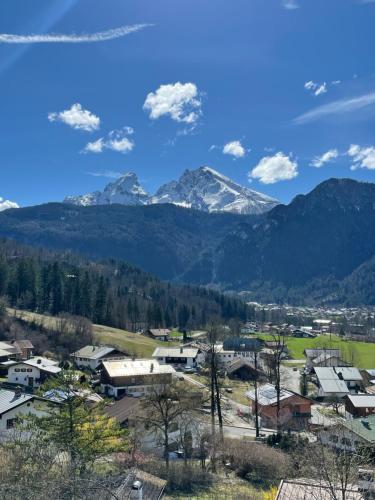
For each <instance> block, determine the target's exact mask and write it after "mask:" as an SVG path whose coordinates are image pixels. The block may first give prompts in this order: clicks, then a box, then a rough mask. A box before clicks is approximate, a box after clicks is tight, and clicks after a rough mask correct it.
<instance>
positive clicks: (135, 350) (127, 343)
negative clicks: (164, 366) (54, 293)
mask: <svg viewBox="0 0 375 500" xmlns="http://www.w3.org/2000/svg"><path fill="white" fill-rule="evenodd" d="M8 312H9V314H10V315H12V316H16V317H18V318H20V319H22V320H23V321H27V322H29V323H35V324H37V325H40V326H44V327H46V328H51V329H54V328H56V324H57V321H58V318H54V317H53V316H46V315H44V314H37V313H33V312H29V311H21V310H18V309H9V310H8ZM93 333H94V338H95V340H96V341H97V342H100V343H102V344H110V345H113V346H115V347H118V348H119V349H123V350H124V351H126V352H127V353H129V354H132V355H133V354H134V355H135V356H137V357H150V356H151V355H152V353H153V352H154V350H155V348H156V347H158V346H164V347H165V345H166V344H165V342H158V341H156V340H153V339H149V338H148V337H144V336H143V335H140V334H137V333H132V332H128V331H126V330H120V329H118V328H111V327H109V326H102V325H93ZM167 345H168V346H173V345H178V344H176V343H175V342H168V344H167Z"/></svg>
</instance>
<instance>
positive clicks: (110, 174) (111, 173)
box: [87, 170, 123, 179]
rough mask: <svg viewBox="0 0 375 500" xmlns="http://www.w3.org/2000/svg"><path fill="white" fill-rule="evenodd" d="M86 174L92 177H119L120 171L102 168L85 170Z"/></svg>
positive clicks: (120, 175)
mask: <svg viewBox="0 0 375 500" xmlns="http://www.w3.org/2000/svg"><path fill="white" fill-rule="evenodd" d="M87 174H88V175H92V176H93V177H106V178H107V179H119V178H120V177H122V175H123V174H122V173H121V172H115V171H114V170H104V171H103V172H87Z"/></svg>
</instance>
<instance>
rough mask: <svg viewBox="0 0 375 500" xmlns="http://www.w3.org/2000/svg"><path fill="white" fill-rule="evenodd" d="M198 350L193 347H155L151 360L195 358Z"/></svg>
mask: <svg viewBox="0 0 375 500" xmlns="http://www.w3.org/2000/svg"><path fill="white" fill-rule="evenodd" d="M198 352H199V351H198V349H195V348H193V347H183V348H180V347H157V348H156V349H155V351H154V354H153V355H152V357H153V358H167V357H168V358H169V357H170V358H196V357H197V355H198Z"/></svg>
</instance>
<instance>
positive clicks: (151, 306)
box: [0, 240, 251, 331]
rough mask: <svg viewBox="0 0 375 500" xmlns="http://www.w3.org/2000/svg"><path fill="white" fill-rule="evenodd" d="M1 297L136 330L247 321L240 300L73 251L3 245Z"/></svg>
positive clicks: (32, 307)
mask: <svg viewBox="0 0 375 500" xmlns="http://www.w3.org/2000/svg"><path fill="white" fill-rule="evenodd" d="M0 295H2V296H6V297H7V299H8V302H9V304H10V305H11V306H15V307H18V308H21V309H28V310H31V311H38V312H41V313H49V314H52V315H58V314H59V313H62V312H66V313H69V314H73V315H79V316H84V317H86V318H88V319H90V320H92V321H93V322H95V323H99V324H104V325H108V326H114V327H117V328H123V329H128V330H133V331H136V330H138V329H140V328H143V327H145V326H150V327H154V328H158V327H178V328H180V329H194V328H204V327H205V326H206V325H207V324H209V323H210V321H212V320H217V319H219V320H220V321H222V322H228V321H230V320H237V321H239V320H245V319H246V318H248V317H250V314H251V310H250V308H249V307H248V306H246V304H245V303H244V302H242V301H241V300H239V299H237V298H233V297H229V296H225V295H223V294H221V293H218V292H215V291H212V290H207V289H205V288H203V287H196V286H178V285H171V284H168V283H164V282H161V281H160V280H159V279H157V278H155V277H154V276H152V275H150V274H148V273H145V272H143V271H141V270H139V269H137V268H135V267H133V266H131V265H129V264H127V263H125V262H121V261H115V260H108V261H103V262H90V261H88V260H86V259H84V258H83V257H79V256H76V255H73V254H71V253H69V252H66V253H55V252H51V251H48V250H45V249H35V248H29V247H25V246H22V245H19V244H18V243H15V242H13V241H10V240H1V241H0Z"/></svg>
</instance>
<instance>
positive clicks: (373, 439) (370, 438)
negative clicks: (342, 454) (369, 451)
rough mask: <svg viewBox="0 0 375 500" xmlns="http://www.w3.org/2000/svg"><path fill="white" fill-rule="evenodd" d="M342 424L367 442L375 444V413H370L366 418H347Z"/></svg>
mask: <svg viewBox="0 0 375 500" xmlns="http://www.w3.org/2000/svg"><path fill="white" fill-rule="evenodd" d="M342 425H343V426H344V427H346V428H347V429H348V430H349V431H351V432H354V434H356V435H357V436H359V437H361V438H362V439H364V440H365V441H366V442H367V443H371V444H372V445H373V444H375V415H369V416H368V417H366V418H352V419H351V420H345V421H344V422H343V423H342Z"/></svg>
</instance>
